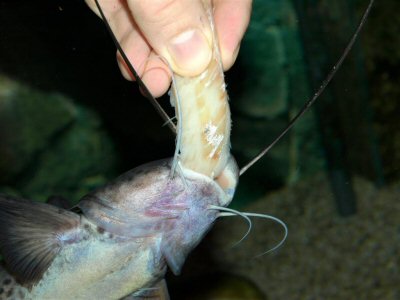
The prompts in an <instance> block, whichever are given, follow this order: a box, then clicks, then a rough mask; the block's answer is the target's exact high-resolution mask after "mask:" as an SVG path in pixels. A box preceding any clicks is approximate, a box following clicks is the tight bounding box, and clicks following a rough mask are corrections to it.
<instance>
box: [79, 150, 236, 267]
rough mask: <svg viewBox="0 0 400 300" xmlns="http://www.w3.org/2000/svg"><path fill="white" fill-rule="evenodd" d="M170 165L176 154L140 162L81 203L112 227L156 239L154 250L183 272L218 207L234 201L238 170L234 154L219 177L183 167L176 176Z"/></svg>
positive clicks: (127, 234)
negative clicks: (157, 159)
mask: <svg viewBox="0 0 400 300" xmlns="http://www.w3.org/2000/svg"><path fill="white" fill-rule="evenodd" d="M171 168H172V159H165V160H160V161H155V162H151V163H148V164H144V165H142V166H139V167H137V168H135V169H133V170H131V171H129V172H127V173H125V174H123V175H121V176H120V177H118V178H117V179H116V180H115V181H113V182H111V183H109V184H108V185H106V186H104V187H102V188H100V189H99V190H97V191H96V192H94V193H91V194H88V195H87V196H85V197H84V198H83V199H82V201H81V202H80V203H79V205H78V206H79V208H80V209H81V210H82V211H83V214H84V215H85V216H86V217H87V218H88V219H90V220H91V221H93V222H94V223H95V224H96V225H97V226H100V227H101V228H104V229H105V230H106V231H107V232H110V233H112V234H114V235H116V236H119V237H123V238H124V239H136V238H150V239H152V241H153V242H152V245H151V246H150V248H151V249H152V251H154V256H155V257H160V258H161V259H165V260H166V262H167V264H168V266H169V267H170V268H171V270H172V271H173V272H174V273H175V274H179V272H180V270H181V267H182V265H183V263H184V261H185V258H186V256H187V255H188V253H189V252H190V251H191V250H192V249H193V248H194V247H195V246H196V245H197V244H198V243H199V242H200V240H201V239H202V238H203V236H204V235H205V233H206V232H207V231H208V230H209V229H210V228H211V226H212V224H213V223H214V221H215V220H216V218H217V217H218V211H217V210H216V209H215V208H214V207H215V206H222V207H226V206H227V205H229V203H230V202H231V200H232V198H233V194H234V191H235V188H236V185H237V181H238V177H239V171H238V167H237V164H236V162H235V160H234V159H233V157H232V156H231V157H230V159H229V161H228V163H227V165H226V167H225V168H224V170H223V172H222V173H221V175H220V176H219V177H218V178H217V179H216V180H212V179H210V178H209V177H208V176H205V175H203V174H200V173H196V172H194V171H191V170H189V169H182V168H180V169H178V171H177V172H176V173H175V175H174V176H172V177H171ZM155 264H159V262H155Z"/></svg>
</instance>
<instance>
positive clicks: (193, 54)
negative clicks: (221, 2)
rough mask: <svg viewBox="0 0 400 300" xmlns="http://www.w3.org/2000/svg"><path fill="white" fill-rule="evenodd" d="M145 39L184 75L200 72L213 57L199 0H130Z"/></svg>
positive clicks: (204, 15)
mask: <svg viewBox="0 0 400 300" xmlns="http://www.w3.org/2000/svg"><path fill="white" fill-rule="evenodd" d="M128 5H129V9H130V10H131V12H132V15H133V17H134V19H135V22H136V24H137V25H138V27H139V28H140V30H141V32H142V33H143V34H144V37H145V39H146V40H147V41H148V43H149V44H150V45H151V47H152V48H153V49H154V50H155V52H156V53H157V54H159V55H161V56H162V57H164V58H165V59H166V60H167V61H168V62H169V64H170V65H171V67H172V69H173V71H174V72H176V73H178V74H179V75H182V76H194V75H198V74H200V73H201V72H202V71H203V70H204V69H205V68H206V67H207V65H208V64H209V62H210V59H211V55H212V52H211V42H212V33H211V29H210V25H209V23H208V19H207V15H206V12H205V11H204V7H203V5H202V3H201V1H200V0H150V1H143V0H128Z"/></svg>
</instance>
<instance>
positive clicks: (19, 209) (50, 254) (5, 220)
mask: <svg viewBox="0 0 400 300" xmlns="http://www.w3.org/2000/svg"><path fill="white" fill-rule="evenodd" d="M79 224H80V217H79V215H77V214H75V213H72V212H69V211H67V210H64V209H61V208H57V207H55V206H52V205H49V204H45V203H38V202H31V201H27V200H23V199H15V198H12V197H8V196H3V195H0V251H1V254H2V255H3V257H4V260H5V262H6V265H7V267H8V269H9V271H10V273H12V274H13V275H15V277H16V278H17V279H18V280H19V281H20V282H21V283H22V284H27V285H32V284H35V283H37V282H38V281H39V280H40V279H41V278H42V276H43V274H44V272H45V271H46V270H47V269H48V267H49V266H50V264H51V262H52V261H53V260H54V258H55V256H56V255H57V254H58V253H59V251H60V250H61V248H62V246H63V245H65V244H70V243H74V242H77V241H79V240H80V235H81V233H80V232H81V231H80V226H79Z"/></svg>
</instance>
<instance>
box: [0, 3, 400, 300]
mask: <svg viewBox="0 0 400 300" xmlns="http://www.w3.org/2000/svg"><path fill="white" fill-rule="evenodd" d="M367 4H368V3H367V1H365V0H336V1H333V0H320V1H312V0H309V1H304V0H279V1H278V0H269V1H265V0H255V1H254V5H253V15H252V20H251V24H250V26H249V29H248V32H247V34H246V36H245V39H244V41H243V44H242V47H241V51H240V54H239V57H238V60H237V62H236V64H235V66H234V67H233V68H232V69H231V70H230V71H229V72H227V77H226V80H227V84H228V91H229V94H230V99H231V100H230V103H231V107H232V112H233V116H232V119H233V130H232V151H233V153H234V155H235V157H236V158H237V160H238V163H239V165H240V166H242V165H244V164H245V163H246V162H247V161H249V160H250V159H251V158H252V157H254V156H255V155H256V154H257V153H258V152H259V151H260V150H261V149H262V148H263V147H264V146H265V145H267V144H268V143H269V142H271V141H272V140H273V139H274V137H275V136H276V135H277V134H279V132H280V131H281V130H282V129H283V128H284V127H285V125H286V124H287V123H288V121H289V120H290V119H291V118H292V117H293V116H294V115H295V114H296V112H298V111H299V109H300V108H301V106H302V105H303V104H304V102H305V101H306V100H307V99H308V98H309V97H310V96H311V95H313V94H314V93H315V91H316V90H317V89H318V87H319V86H320V85H321V83H322V82H323V80H324V79H325V77H326V75H327V74H328V72H329V70H330V69H331V68H332V67H333V66H334V65H335V63H336V62H337V60H338V58H339V56H340V54H341V53H342V52H343V50H344V48H345V47H346V45H347V43H348V41H349V39H350V38H351V36H352V34H353V33H354V31H355V29H356V27H357V25H358V22H359V19H360V17H361V15H362V13H363V12H364V10H365V8H366V7H367ZM399 9H400V3H399V2H398V1H397V0H386V1H377V3H376V4H375V5H374V7H373V9H372V11H371V15H370V17H369V18H368V21H367V23H366V25H365V27H364V29H363V31H362V34H361V35H360V37H359V39H358V42H357V43H356V45H355V47H354V49H353V50H352V52H351V53H350V55H349V57H348V58H347V59H346V61H345V63H344V65H343V67H342V68H341V69H340V71H339V72H338V73H337V75H336V77H335V78H334V80H333V82H332V83H331V84H330V85H329V87H328V88H327V89H326V90H325V92H324V93H323V95H322V96H321V97H320V99H319V100H318V101H317V103H316V104H315V106H314V107H313V108H312V110H311V111H310V112H308V113H307V115H306V116H305V117H304V118H303V119H302V120H301V121H299V122H298V123H297V124H296V126H295V128H294V129H293V130H292V131H291V132H290V133H289V134H288V135H287V136H286V137H285V138H284V139H283V140H282V141H281V142H280V143H279V144H278V145H276V147H275V148H274V149H273V150H272V151H271V152H270V153H269V154H268V155H267V156H266V157H265V158H264V159H262V160H261V161H260V162H258V163H257V164H256V166H255V167H253V168H252V169H251V170H249V171H248V172H247V173H246V174H245V175H243V177H241V178H240V184H239V189H238V191H237V195H236V196H235V199H234V201H233V204H232V207H234V208H236V209H239V210H243V211H254V212H258V213H268V214H271V215H274V216H277V217H279V218H281V219H282V220H283V221H285V222H286V223H287V225H288V227H289V237H288V240H287V242H286V243H285V244H284V246H283V247H282V248H280V249H279V250H277V251H275V252H274V253H270V254H267V255H264V256H262V257H259V258H254V256H255V255H257V254H259V253H262V252H264V251H266V250H268V249H270V248H272V247H273V246H274V245H275V244H276V243H277V242H279V240H280V239H281V237H282V234H283V232H282V229H281V228H280V227H279V225H277V224H274V223H273V222H270V221H266V220H263V221H259V220H254V229H253V231H252V233H251V235H250V236H249V237H248V238H247V239H246V241H244V242H243V243H241V244H240V245H239V246H236V247H233V248H231V247H230V245H232V244H233V243H234V242H235V241H236V240H238V239H240V237H241V235H242V234H243V233H244V232H245V230H246V226H245V225H246V224H245V222H244V221H242V220H236V219H235V218H227V219H224V220H221V221H218V222H217V224H216V226H215V228H214V229H213V230H212V232H211V233H210V234H209V236H208V237H207V238H206V239H205V240H204V241H203V242H202V244H201V245H200V247H199V248H198V249H196V250H195V252H194V253H193V254H192V255H191V256H190V257H189V259H188V262H187V264H186V265H185V267H184V269H183V273H182V275H181V276H179V277H175V276H169V277H168V281H169V285H170V293H171V296H172V299H195V298H196V297H197V299H221V298H223V299H400V287H399V286H400V256H399V254H400V204H399V203H400V202H399V199H400V129H399V128H400V118H399V113H400V102H399V101H398V97H399V95H400V87H399V84H398V82H399V77H400V72H399V64H400V38H399V35H398V33H399V32H400V19H399V18H396V16H395V14H394V12H396V11H398V10H399ZM160 102H161V103H162V104H163V106H165V107H166V108H167V109H168V106H169V101H168V99H167V98H166V97H164V98H162V99H160ZM162 123H163V122H162V120H161V119H160V118H159V117H158V115H157V114H156V112H155V111H154V110H153V108H152V106H151V105H150V104H149V103H148V102H147V100H146V99H144V98H143V97H142V96H141V95H140V93H139V92H138V88H137V86H136V84H132V83H130V82H127V81H126V80H124V79H123V78H122V76H121V75H120V73H119V70H118V67H117V64H116V61H115V47H114V45H113V44H112V42H111V39H110V38H109V36H108V34H107V32H106V30H105V27H104V25H103V24H102V22H101V21H100V20H99V19H98V18H97V17H96V16H95V15H94V14H93V13H92V12H91V11H90V10H89V9H88V8H87V7H86V6H85V3H84V2H83V1H78V0H69V1H66V0H65V1H61V0H51V1H50V0H42V1H35V2H34V1H5V0H0V192H1V193H7V194H11V195H16V196H22V197H26V198H30V199H34V200H37V201H46V199H47V198H48V197H49V196H62V197H65V198H66V199H70V201H72V202H76V201H78V200H79V199H80V198H81V197H82V196H83V195H84V194H85V193H87V192H88V191H90V190H92V189H94V188H96V187H98V186H100V185H102V184H104V183H106V182H107V181H108V180H110V179H112V178H114V177H115V176H117V175H119V174H121V173H122V172H124V171H127V170H129V169H131V168H133V167H135V166H137V165H139V164H142V163H145V162H149V161H152V160H156V159H160V158H165V157H170V156H172V155H173V150H174V136H173V135H172V134H171V133H170V132H169V130H168V128H166V127H162Z"/></svg>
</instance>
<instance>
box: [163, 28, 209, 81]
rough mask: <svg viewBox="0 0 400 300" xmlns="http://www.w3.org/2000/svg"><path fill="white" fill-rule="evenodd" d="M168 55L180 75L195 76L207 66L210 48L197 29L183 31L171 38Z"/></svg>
mask: <svg viewBox="0 0 400 300" xmlns="http://www.w3.org/2000/svg"><path fill="white" fill-rule="evenodd" d="M168 51H169V54H170V55H171V58H172V59H173V62H174V63H175V65H176V66H177V67H178V68H179V70H177V71H178V72H179V71H180V72H182V73H184V74H182V75H197V74H199V73H201V72H202V71H203V70H204V69H205V68H206V67H207V65H208V64H209V62H210V59H211V55H212V53H211V47H210V45H209V43H208V41H207V39H206V37H205V36H204V34H203V33H201V32H200V30H198V29H192V30H188V31H185V32H183V33H181V34H179V35H177V36H176V37H174V38H172V39H171V41H170V44H169V47H168Z"/></svg>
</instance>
